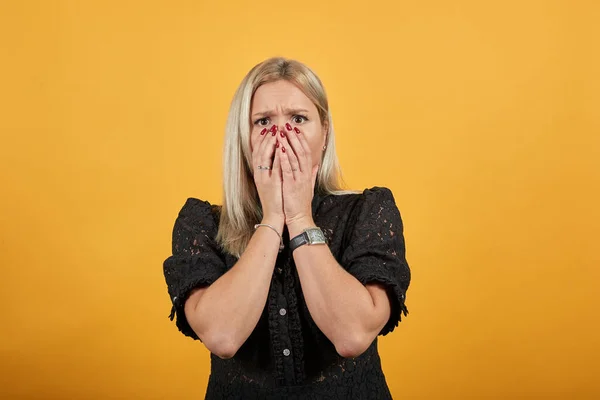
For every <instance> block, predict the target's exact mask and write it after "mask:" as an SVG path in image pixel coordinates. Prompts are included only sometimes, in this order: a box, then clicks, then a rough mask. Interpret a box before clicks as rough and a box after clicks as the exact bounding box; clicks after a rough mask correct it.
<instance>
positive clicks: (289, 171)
mask: <svg viewBox="0 0 600 400" xmlns="http://www.w3.org/2000/svg"><path fill="white" fill-rule="evenodd" d="M279 142H280V144H279V147H278V148H277V149H276V153H277V157H279V159H280V165H281V173H282V178H283V185H282V186H283V187H282V191H283V212H284V214H285V224H286V225H287V226H288V228H290V225H294V224H306V223H308V224H309V225H310V224H311V223H312V220H313V216H312V208H311V204H312V199H313V194H314V188H315V178H316V176H317V171H318V169H319V166H318V165H315V166H314V167H313V164H312V163H313V161H312V154H311V151H310V147H309V144H308V142H307V141H306V137H305V136H304V134H303V133H302V132H301V131H300V130H299V129H298V128H293V129H292V127H291V125H290V124H286V129H285V131H284V130H281V133H280V137H279Z"/></svg>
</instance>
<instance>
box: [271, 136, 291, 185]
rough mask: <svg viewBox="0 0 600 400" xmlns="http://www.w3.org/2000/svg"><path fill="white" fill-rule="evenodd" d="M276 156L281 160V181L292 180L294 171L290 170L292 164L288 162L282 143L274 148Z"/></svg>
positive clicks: (286, 151) (286, 152)
mask: <svg viewBox="0 0 600 400" xmlns="http://www.w3.org/2000/svg"><path fill="white" fill-rule="evenodd" d="M275 151H276V152H277V156H278V157H279V158H280V160H281V177H282V179H283V181H284V182H285V181H293V180H294V172H293V171H292V165H291V164H290V158H289V156H288V150H287V149H286V148H285V146H284V145H280V146H279V147H278V148H277V149H276V150H275Z"/></svg>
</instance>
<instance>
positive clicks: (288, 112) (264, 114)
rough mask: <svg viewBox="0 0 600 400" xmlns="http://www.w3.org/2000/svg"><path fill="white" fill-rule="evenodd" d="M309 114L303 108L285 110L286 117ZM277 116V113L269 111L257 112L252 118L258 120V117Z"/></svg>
mask: <svg viewBox="0 0 600 400" xmlns="http://www.w3.org/2000/svg"><path fill="white" fill-rule="evenodd" d="M300 113H302V114H308V110H305V109H303V108H287V109H285V110H284V114H285V115H295V114H300ZM273 114H275V112H274V111H273V110H268V111H261V112H257V113H254V114H252V118H253V119H254V118H257V117H262V118H264V117H270V116H271V115H273Z"/></svg>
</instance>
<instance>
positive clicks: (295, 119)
mask: <svg viewBox="0 0 600 400" xmlns="http://www.w3.org/2000/svg"><path fill="white" fill-rule="evenodd" d="M306 121H308V118H306V117H305V116H304V115H294V116H293V117H292V122H293V123H295V124H301V123H303V122H306Z"/></svg>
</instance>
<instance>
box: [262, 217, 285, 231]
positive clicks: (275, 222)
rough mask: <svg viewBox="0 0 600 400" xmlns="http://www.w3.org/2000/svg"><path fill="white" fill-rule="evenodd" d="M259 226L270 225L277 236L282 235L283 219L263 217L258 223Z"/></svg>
mask: <svg viewBox="0 0 600 400" xmlns="http://www.w3.org/2000/svg"><path fill="white" fill-rule="evenodd" d="M260 223H261V224H268V225H271V226H272V227H273V228H275V229H276V230H277V232H279V234H280V235H281V234H283V226H284V225H285V218H283V217H279V216H275V215H265V216H264V217H263V219H262V220H261V221H260Z"/></svg>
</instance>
